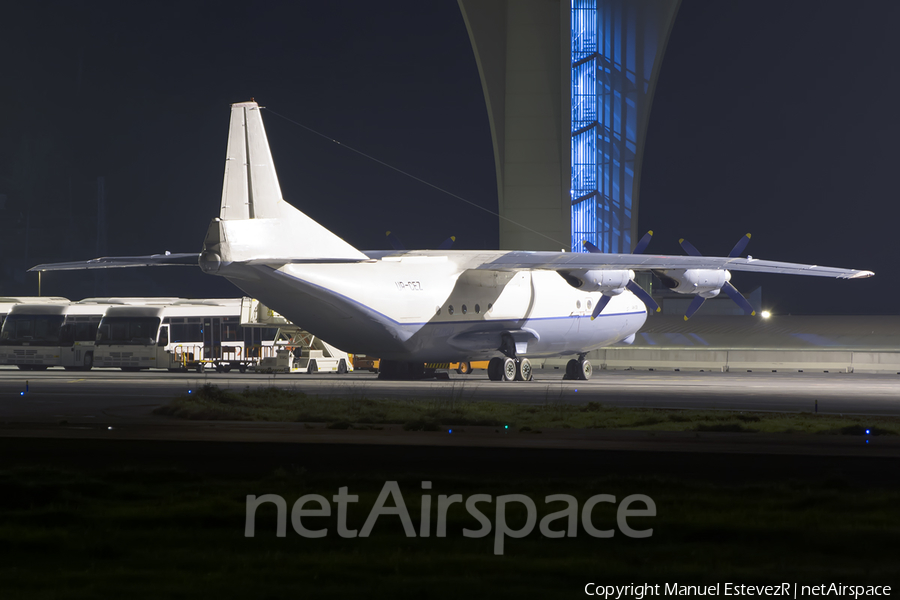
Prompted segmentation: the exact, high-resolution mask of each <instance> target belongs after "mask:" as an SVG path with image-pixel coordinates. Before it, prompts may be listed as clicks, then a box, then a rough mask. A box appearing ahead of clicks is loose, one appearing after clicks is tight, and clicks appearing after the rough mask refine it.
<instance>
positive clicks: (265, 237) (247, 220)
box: [201, 102, 367, 269]
mask: <svg viewBox="0 0 900 600" xmlns="http://www.w3.org/2000/svg"><path fill="white" fill-rule="evenodd" d="M204 256H206V257H207V258H206V259H204V258H203V257H201V266H203V262H204V260H206V262H208V263H209V264H210V265H218V264H220V263H221V262H229V261H250V260H260V259H265V260H270V259H272V260H273V262H277V261H278V260H279V259H283V260H285V261H286V262H289V261H294V260H303V261H307V260H314V261H317V260H324V261H329V260H337V261H346V260H351V261H353V260H366V259H367V257H366V256H365V255H364V254H363V253H361V252H360V251H359V250H357V249H356V248H354V247H353V246H351V245H350V244H348V243H347V242H345V241H344V240H342V239H341V238H340V237H338V236H336V235H335V234H333V233H332V232H330V231H328V230H327V229H325V228H324V227H322V226H321V225H319V224H318V223H316V222H315V221H313V220H312V219H310V218H309V217H307V216H306V215H305V214H303V213H302V212H300V211H299V210H297V209H296V208H294V207H293V206H291V205H290V204H288V203H287V202H285V201H284V199H283V198H282V197H281V186H280V185H279V184H278V175H277V174H276V173H275V163H274V162H273V161H272V152H271V151H270V150H269V141H268V139H267V138H266V130H265V128H264V127H263V122H262V116H261V114H260V109H259V105H258V104H257V103H256V102H239V103H237V104H232V105H231V125H230V127H229V130H228V148H227V152H226V157H225V181H224V183H223V185H222V204H221V207H220V210H219V218H218V219H214V220H213V222H212V224H211V225H210V228H209V230H208V232H207V236H206V241H205V243H204ZM210 268H211V269H212V267H210ZM216 268H217V267H216Z"/></svg>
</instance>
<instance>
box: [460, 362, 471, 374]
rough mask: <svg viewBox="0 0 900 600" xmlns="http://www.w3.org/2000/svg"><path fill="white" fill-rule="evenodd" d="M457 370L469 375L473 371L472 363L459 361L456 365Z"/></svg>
mask: <svg viewBox="0 0 900 600" xmlns="http://www.w3.org/2000/svg"><path fill="white" fill-rule="evenodd" d="M456 372H457V373H459V374H460V375H468V374H469V373H471V372H472V365H470V364H469V363H467V362H461V363H459V366H458V367H456Z"/></svg>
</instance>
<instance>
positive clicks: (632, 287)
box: [581, 231, 661, 321]
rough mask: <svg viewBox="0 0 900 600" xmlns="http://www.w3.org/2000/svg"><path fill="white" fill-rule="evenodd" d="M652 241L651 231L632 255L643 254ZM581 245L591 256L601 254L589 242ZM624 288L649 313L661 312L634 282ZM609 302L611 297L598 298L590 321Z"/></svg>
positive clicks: (598, 249)
mask: <svg viewBox="0 0 900 600" xmlns="http://www.w3.org/2000/svg"><path fill="white" fill-rule="evenodd" d="M652 239H653V231H648V232H647V233H645V234H644V237H642V238H641V239H640V241H639V242H638V243H637V245H636V246H635V247H634V251H633V252H632V254H643V253H644V250H646V249H647V245H648V244H650V240H652ZM581 243H582V245H583V246H584V249H585V250H587V251H588V252H590V253H592V254H602V252H601V251H600V248H598V247H597V246H595V245H594V244H592V243H590V242H589V241H587V240H584V241H583V242H581ZM625 287H626V288H627V289H628V291H630V292H631V293H632V294H634V295H635V296H637V297H638V298H640V300H641V302H643V303H644V304H645V305H646V306H647V308H649V309H650V310H651V311H653V312H659V311H660V310H661V309H660V308H659V304H657V303H656V300H654V299H653V298H652V297H651V296H650V294H648V293H647V291H646V290H645V289H644V288H642V287H641V286H639V285H638V284H637V283H635V282H634V280H632V281H629V282H628V284H627V285H626V286H625ZM610 300H612V296H600V300H599V301H598V302H597V305H596V306H594V311H593V312H592V313H591V320H592V321H593V320H594V319H596V318H597V315H599V314H600V313H601V312H602V311H603V309H604V308H606V305H607V304H609V301H610Z"/></svg>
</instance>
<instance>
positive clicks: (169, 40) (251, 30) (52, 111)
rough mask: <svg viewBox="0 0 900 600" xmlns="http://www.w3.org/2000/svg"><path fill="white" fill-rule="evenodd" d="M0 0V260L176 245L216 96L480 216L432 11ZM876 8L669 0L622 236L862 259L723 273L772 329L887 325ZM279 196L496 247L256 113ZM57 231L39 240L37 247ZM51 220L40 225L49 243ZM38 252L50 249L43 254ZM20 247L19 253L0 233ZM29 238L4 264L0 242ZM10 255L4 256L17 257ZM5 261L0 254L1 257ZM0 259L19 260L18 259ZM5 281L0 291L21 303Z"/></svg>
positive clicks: (349, 227) (381, 225) (485, 189)
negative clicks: (103, 205) (101, 198)
mask: <svg viewBox="0 0 900 600" xmlns="http://www.w3.org/2000/svg"><path fill="white" fill-rule="evenodd" d="M135 6H138V5H134V4H132V3H121V2H39V3H14V4H8V5H7V6H5V7H4V11H3V15H2V21H0V49H2V52H3V61H2V63H0V82H2V84H0V85H2V89H3V93H2V94H0V109H2V111H0V114H2V116H0V194H5V195H6V196H7V200H6V203H5V207H4V208H3V209H2V210H0V220H2V231H3V232H4V233H3V235H4V236H6V237H7V239H12V238H11V237H9V236H12V235H18V236H22V235H23V232H24V231H26V229H27V230H28V236H27V237H28V241H27V244H24V243H20V242H17V243H16V244H15V245H14V247H13V249H11V246H13V245H12V244H10V243H7V244H4V245H2V246H0V248H2V249H3V252H4V253H6V255H7V256H3V257H0V258H4V259H9V258H10V256H9V255H10V253H11V252H13V251H15V252H19V254H17V255H16V260H21V262H22V265H23V266H25V267H26V268H27V266H32V265H33V264H36V263H37V262H44V261H63V260H79V259H86V258H92V257H94V256H96V244H97V238H96V222H97V178H98V177H99V176H103V177H104V178H105V186H106V198H107V216H106V218H107V222H108V225H109V232H108V237H107V240H106V251H105V254H108V255H129V254H150V253H154V252H160V251H164V250H170V251H173V252H195V251H199V250H200V246H201V244H202V238H203V235H204V233H205V231H206V227H207V225H208V223H209V220H210V219H211V218H212V217H214V216H216V215H217V213H218V206H219V200H220V195H221V186H222V170H223V165H224V155H225V141H226V138H227V134H228V114H229V104H230V103H232V102H239V101H245V100H249V99H250V98H251V97H254V98H256V100H257V101H259V102H260V103H261V104H262V105H263V106H267V107H268V108H270V109H271V110H272V111H274V112H277V113H279V114H281V115H285V116H287V117H289V118H290V119H293V120H296V121H298V122H300V123H303V124H304V125H306V126H308V127H311V128H313V129H316V130H318V131H321V132H323V133H325V134H327V135H328V136H330V137H332V138H335V139H338V140H340V141H341V142H343V143H344V144H346V145H349V146H352V147H354V148H357V149H359V150H360V151H362V152H365V153H367V154H370V155H372V156H375V157H377V158H378V159H379V160H382V161H384V162H387V163H389V164H391V165H394V166H396V167H397V168H399V169H402V170H405V171H408V172H410V173H412V174H415V175H416V176H417V177H420V178H422V179H425V180H427V181H429V182H431V183H432V184H434V185H436V186H438V187H442V188H446V189H447V190H449V191H451V192H453V193H455V194H458V195H460V196H463V197H464V198H466V199H468V200H470V201H471V202H474V203H475V204H478V205H480V206H483V207H485V208H487V209H489V210H491V211H495V210H496V207H497V195H496V179H495V176H494V162H493V154H492V148H491V140H490V131H489V127H488V122H487V114H486V109H485V105H484V98H483V95H482V91H481V84H480V81H479V77H478V72H477V68H476V65H475V60H474V56H473V54H472V49H471V46H470V43H469V40H468V35H467V33H466V30H465V26H464V24H463V21H462V17H461V16H460V13H459V9H458V7H457V4H456V2H455V1H453V0H441V1H435V2H411V1H410V2H407V1H403V2H399V1H398V2H389V3H372V2H355V1H346V2H341V3H325V2H316V3H312V2H305V3H293V2H292V3H288V2H285V3H274V2H272V3H260V4H259V5H258V6H254V7H250V6H248V5H247V4H246V3H232V2H188V3H182V2H179V3H164V2H156V3H152V4H141V5H139V6H140V9H139V10H138V9H136V8H135ZM898 18H900V5H898V4H896V3H893V2H867V3H864V4H861V5H860V6H855V5H854V6H852V7H851V5H850V4H848V3H846V2H838V1H815V2H813V1H809V2H792V3H785V2H755V3H731V2H718V1H715V0H705V1H699V0H684V2H683V3H682V6H681V9H680V12H679V15H678V17H677V19H676V22H675V27H674V29H673V32H672V36H671V38H670V41H669V45H668V49H667V52H666V56H665V58H664V60H663V64H662V70H661V73H660V78H659V82H658V87H657V90H656V95H655V98H654V101H653V109H652V113H651V119H650V127H649V132H648V136H647V141H646V149H645V157H644V165H643V172H642V180H641V192H640V213H639V222H640V227H641V229H642V230H646V229H653V230H654V231H655V232H656V234H657V235H656V237H655V239H654V242H653V244H652V245H651V246H650V250H651V251H653V252H659V253H673V254H681V251H680V248H679V247H678V245H677V240H678V238H680V237H686V238H688V239H690V240H691V241H692V242H693V243H694V244H695V245H696V246H697V247H698V248H699V249H700V250H701V251H703V252H705V253H708V254H718V255H721V254H725V253H727V252H728V251H729V250H730V249H731V246H732V245H733V244H734V243H735V242H736V241H737V240H738V239H739V238H740V237H741V236H742V235H743V234H744V233H746V232H748V231H749V232H751V233H752V234H753V240H752V242H751V244H750V246H749V247H748V252H749V253H750V254H752V255H754V256H756V257H758V258H767V259H773V260H785V261H795V262H807V263H812V264H822V265H829V266H839V267H849V268H858V269H870V270H874V271H875V272H876V273H877V276H876V277H875V278H874V279H870V280H865V281H853V282H847V281H834V280H830V279H819V278H789V277H779V276H767V277H759V276H750V275H744V274H735V276H734V279H733V281H734V283H735V284H736V285H737V286H738V288H739V289H742V290H744V291H746V292H749V291H750V290H751V289H753V287H755V286H756V285H758V284H760V283H761V284H763V286H764V287H763V290H764V295H763V299H764V303H765V304H766V305H767V307H771V308H773V309H774V310H775V311H776V312H779V313H788V312H790V313H795V314H796V313H850V314H854V313H857V314H863V313H867V314H897V313H898V308H897V304H896V301H895V298H896V296H897V291H898V286H897V285H896V284H895V282H894V279H893V277H892V273H891V271H890V270H889V269H888V267H889V266H892V265H891V263H890V262H889V261H892V260H893V259H894V257H895V255H896V243H895V240H894V230H895V228H896V224H897V221H898V217H900V208H898V205H900V202H898V193H897V187H896V183H895V181H894V180H895V176H894V174H895V173H896V172H897V166H896V163H897V161H898V153H900V152H898V150H897V145H896V144H895V143H894V140H895V139H896V138H897V136H898V134H900V131H898V116H897V112H898V111H897V109H896V105H897V97H898V94H897V92H898V87H900V86H898V82H897V75H896V67H895V65H896V62H897V59H898V58H900V52H898V46H897V41H896V39H897V38H896V36H895V32H894V28H895V26H896V23H897V22H898ZM263 118H264V120H265V123H266V128H267V132H268V135H269V140H270V143H271V145H272V151H273V154H274V158H275V163H276V166H277V168H278V173H279V178H280V180H281V185H282V190H283V192H284V195H285V198H286V199H287V200H288V201H290V202H292V203H293V204H294V205H295V206H297V207H298V208H300V209H301V210H303V211H304V212H306V213H307V214H308V215H310V216H311V217H312V218H313V219H315V220H317V221H319V222H320V223H322V224H323V225H324V226H326V227H328V228H329V229H331V230H333V231H334V232H336V233H338V234H339V235H341V236H342V237H344V238H345V239H346V240H347V241H348V242H350V243H351V244H353V245H354V246H356V247H359V248H362V249H387V248H389V247H390V246H389V244H388V242H387V240H386V239H385V236H384V232H385V231H386V230H392V231H394V232H395V233H396V234H397V235H398V236H399V237H400V238H401V239H402V240H403V241H404V243H405V244H406V246H407V247H410V248H417V247H434V246H437V245H438V244H439V243H440V242H441V241H442V240H443V239H445V238H446V237H448V236H450V235H456V236H457V243H456V246H455V248H457V249H477V248H496V247H497V219H496V217H493V216H491V215H489V214H487V213H485V212H483V211H479V210H477V209H475V208H473V207H471V206H469V205H467V204H465V203H462V202H460V201H459V200H457V199H454V198H453V197H451V196H448V195H446V194H442V193H441V192H438V191H436V190H434V189H432V188H430V187H426V186H424V185H422V184H421V183H418V182H416V181H413V180H411V179H408V178H405V177H403V176H402V175H399V174H397V173H395V172H393V171H391V170H389V169H386V168H385V167H383V166H380V165H378V164H376V163H374V162H372V161H369V160H366V159H365V158H362V157H360V156H359V155H357V154H354V153H352V152H349V151H348V150H346V149H345V148H341V147H339V146H337V145H335V144H332V143H330V142H328V141H327V140H325V139H323V138H321V137H318V136H316V135H313V134H311V133H309V132H308V131H306V130H304V129H302V128H300V127H297V126H296V125H293V124H291V123H289V122H288V121H286V120H284V119H281V118H279V117H278V116H276V115H275V114H273V113H272V112H268V113H264V115H263ZM60 223H62V224H63V227H62V229H63V230H65V231H67V233H66V235H59V234H58V233H56V234H54V235H52V236H49V235H44V236H42V231H43V232H46V231H56V232H58V231H59V230H60V227H59V224H60ZM52 224H56V226H55V229H54V228H53V227H51V225H52ZM50 237H52V238H53V239H46V238H50ZM17 239H18V238H17ZM24 246H27V252H28V254H27V255H23V250H22V248H23V247H24ZM25 263H27V265H26V264H25ZM6 264H7V266H8V265H9V264H10V263H9V261H7V263H6ZM17 264H18V263H17ZM95 281H96V280H95V275H93V274H90V273H87V274H85V273H74V274H47V275H45V278H44V290H43V291H44V293H45V294H56V295H65V296H68V297H70V298H73V299H74V298H79V297H81V296H85V295H92V294H93V293H95V291H97V290H98V289H99V290H102V289H103V287H102V286H103V285H105V286H106V287H105V291H106V292H107V293H108V294H109V295H121V296H124V295H149V294H159V295H179V296H235V295H238V294H239V292H238V290H237V289H236V288H234V287H233V286H231V284H229V283H228V282H227V281H224V280H222V279H220V278H216V277H211V276H206V275H203V274H202V273H201V272H200V271H199V270H193V269H189V268H188V269H178V268H167V269H140V270H134V269H128V270H117V271H112V272H110V275H109V277H108V279H107V280H106V282H105V284H104V283H101V284H100V287H99V288H98V287H96V286H95ZM36 291H37V281H36V276H35V275H34V274H29V275H28V276H27V277H25V278H24V280H22V281H21V282H20V283H18V284H11V285H10V287H9V289H4V290H0V295H9V294H25V293H32V294H33V293H36Z"/></svg>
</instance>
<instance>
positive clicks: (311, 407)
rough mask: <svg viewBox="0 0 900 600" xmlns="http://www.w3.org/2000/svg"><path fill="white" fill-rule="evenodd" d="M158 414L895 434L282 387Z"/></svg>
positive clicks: (783, 421)
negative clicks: (321, 392) (320, 392)
mask: <svg viewBox="0 0 900 600" xmlns="http://www.w3.org/2000/svg"><path fill="white" fill-rule="evenodd" d="M155 412H156V414H160V415H169V416H174V417H179V418H184V419H197V420H228V421H278V422H301V423H325V424H326V426H328V427H331V428H334V429H348V428H351V427H353V428H359V427H363V428H373V427H375V428H377V426H380V425H388V424H390V425H397V424H400V425H403V426H404V428H405V429H408V430H424V431H438V430H441V429H443V428H446V427H464V426H479V425H480V426H492V427H498V428H499V427H508V428H509V429H514V430H518V431H523V432H532V433H537V432H540V431H541V429H542V428H562V429H567V428H574V429H590V428H599V429H630V430H646V431H725V432H743V433H756V432H766V433H804V434H812V433H816V434H835V435H867V434H866V432H867V431H868V435H900V418H898V417H862V416H849V415H848V416H839V415H820V414H813V413H770V412H749V411H744V412H736V411H723V410H680V409H679V410H674V409H673V410H667V409H650V408H626V407H616V406H606V405H603V404H601V403H598V402H588V403H587V404H570V403H565V402H561V401H549V402H547V403H545V404H541V405H528V404H516V403H511V402H477V401H470V400H464V399H461V398H420V399H397V398H370V397H367V396H366V395H364V394H351V395H350V396H347V397H333V396H329V397H325V398H322V397H318V396H309V395H307V394H305V393H303V392H302V391H298V390H286V389H281V388H274V387H270V388H252V389H251V388H249V387H247V388H245V389H243V390H239V391H237V390H229V389H221V388H219V387H218V386H215V385H211V384H207V385H204V386H203V387H201V388H200V389H198V390H197V391H196V392H195V393H192V394H190V395H184V396H180V397H178V398H175V399H174V400H172V402H170V403H169V404H168V405H166V406H162V407H160V408H158V409H156V411H155Z"/></svg>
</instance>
